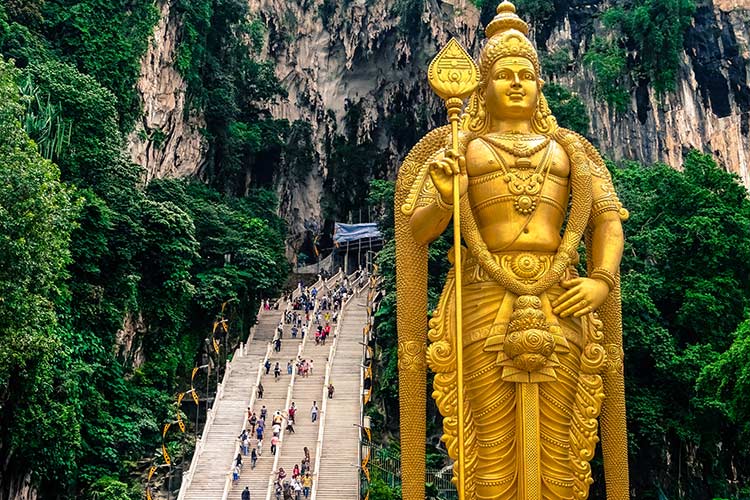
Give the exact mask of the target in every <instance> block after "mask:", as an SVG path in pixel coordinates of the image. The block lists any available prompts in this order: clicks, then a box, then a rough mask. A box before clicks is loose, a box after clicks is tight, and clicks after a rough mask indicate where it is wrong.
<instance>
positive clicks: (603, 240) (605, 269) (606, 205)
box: [590, 165, 625, 288]
mask: <svg viewBox="0 0 750 500" xmlns="http://www.w3.org/2000/svg"><path fill="white" fill-rule="evenodd" d="M591 184H592V186H591V188H592V200H593V206H592V211H591V221H590V225H591V228H592V233H591V241H592V245H591V247H592V248H591V253H592V255H591V256H590V258H591V259H592V263H593V269H594V271H596V270H600V271H601V272H599V273H596V274H595V275H594V276H592V277H595V278H600V279H601V278H604V279H605V280H606V277H605V276H606V274H607V273H609V274H610V275H612V276H614V275H615V274H616V273H617V272H618V271H619V269H620V260H621V259H622V251H623V245H624V241H625V237H624V234H623V231H622V222H621V219H622V213H623V209H622V203H620V200H619V198H618V197H617V193H616V192H615V189H614V186H613V184H612V178H611V176H610V174H609V172H608V171H607V169H606V167H604V165H599V166H596V165H594V166H593V168H592V183H591ZM610 285H611V283H610ZM610 288H611V287H610Z"/></svg>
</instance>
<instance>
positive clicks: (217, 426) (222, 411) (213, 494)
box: [184, 309, 296, 500]
mask: <svg viewBox="0 0 750 500" xmlns="http://www.w3.org/2000/svg"><path fill="white" fill-rule="evenodd" d="M282 315H283V309H282V310H271V311H262V312H261V313H260V314H259V316H258V324H257V326H256V327H255V331H256V332H261V333H263V332H267V331H268V330H270V331H273V330H274V329H275V328H276V325H277V324H278V322H279V319H280V318H281V317H282ZM267 347H268V343H267V342H263V341H261V340H253V341H251V342H250V344H249V345H248V347H247V354H246V355H245V356H243V357H241V358H236V359H234V360H233V361H232V369H231V373H230V375H229V379H228V380H227V382H226V386H225V387H224V388H223V392H224V395H223V397H222V398H221V399H219V400H218V403H216V405H215V407H214V408H213V409H212V411H213V412H214V414H215V417H214V421H213V424H212V425H211V427H210V428H209V431H208V434H207V436H206V440H205V444H204V447H203V450H202V451H201V453H200V456H199V457H198V461H197V463H196V465H195V467H196V469H195V472H194V474H193V478H192V481H191V482H190V485H189V486H188V488H187V491H186V492H185V494H184V498H185V499H186V500H220V499H221V497H222V495H223V493H224V487H225V484H226V479H227V475H228V474H229V473H230V469H231V465H232V461H233V458H234V450H235V447H236V445H237V436H238V435H239V433H240V431H241V429H242V424H243V423H244V419H245V415H246V411H247V406H248V404H249V403H250V396H251V394H252V390H253V387H254V385H255V380H256V377H257V374H258V367H259V366H260V364H261V363H262V361H263V358H264V357H265V354H266V349H267ZM287 348H288V349H290V350H291V349H294V350H295V353H296V347H292V346H287ZM286 378H287V381H288V377H286ZM279 384H284V382H279ZM263 385H264V386H265V385H266V382H265V381H264V383H263ZM284 385H285V384H284ZM266 392H267V395H266V396H264V397H270V394H271V391H269V390H268V388H267V389H266ZM247 462H248V463H247V467H246V471H247V470H249V469H250V461H249V457H248V460H247ZM245 474H247V473H245Z"/></svg>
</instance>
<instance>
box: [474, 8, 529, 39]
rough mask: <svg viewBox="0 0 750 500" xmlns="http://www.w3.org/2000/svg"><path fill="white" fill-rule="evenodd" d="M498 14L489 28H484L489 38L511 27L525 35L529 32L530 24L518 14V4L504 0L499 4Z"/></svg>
mask: <svg viewBox="0 0 750 500" xmlns="http://www.w3.org/2000/svg"><path fill="white" fill-rule="evenodd" d="M496 12H497V15H496V16H495V17H494V18H493V19H492V21H490V24H488V25H487V28H486V29H485V30H484V32H485V34H486V35H487V38H490V37H492V35H494V34H495V33H498V32H499V31H506V30H509V29H514V30H518V31H520V32H521V33H523V34H524V35H528V34H529V25H528V24H526V22H525V21H524V20H523V19H521V18H520V17H518V16H517V15H516V6H515V5H513V4H512V3H510V2H509V1H508V0H504V1H503V2H502V3H501V4H500V5H498V6H497V10H496Z"/></svg>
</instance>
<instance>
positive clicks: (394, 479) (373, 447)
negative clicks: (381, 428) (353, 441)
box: [360, 439, 458, 500]
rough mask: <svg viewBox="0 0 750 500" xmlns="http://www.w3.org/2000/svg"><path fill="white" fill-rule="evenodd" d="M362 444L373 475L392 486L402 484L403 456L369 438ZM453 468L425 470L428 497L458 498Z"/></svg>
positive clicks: (453, 499)
mask: <svg viewBox="0 0 750 500" xmlns="http://www.w3.org/2000/svg"><path fill="white" fill-rule="evenodd" d="M360 445H361V447H362V448H363V449H364V450H367V452H368V455H369V466H370V467H371V468H372V472H371V477H373V478H378V479H380V480H382V481H383V482H385V483H386V484H387V485H388V486H390V487H391V488H395V487H399V486H401V456H400V455H399V453H398V452H396V451H393V450H390V449H388V448H385V447H383V446H380V445H379V444H377V443H373V442H372V441H369V440H367V439H363V440H361V441H360ZM452 477H453V468H452V467H451V466H448V467H444V468H442V469H432V468H429V469H427V470H426V471H425V485H426V498H428V499H439V500H455V499H457V498H458V494H457V492H456V488H455V486H453V483H452V482H451V479H452Z"/></svg>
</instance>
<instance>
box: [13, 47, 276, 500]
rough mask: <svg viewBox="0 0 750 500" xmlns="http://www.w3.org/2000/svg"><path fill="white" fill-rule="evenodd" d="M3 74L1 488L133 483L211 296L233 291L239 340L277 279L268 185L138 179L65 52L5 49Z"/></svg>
mask: <svg viewBox="0 0 750 500" xmlns="http://www.w3.org/2000/svg"><path fill="white" fill-rule="evenodd" d="M0 83H1V84H2V96H3V100H2V103H0V105H2V106H4V107H3V108H2V112H1V113H0V122H1V123H0V126H1V127H2V130H3V132H4V137H7V138H9V141H8V142H7V143H6V142H3V144H2V147H7V148H9V149H8V150H7V151H6V153H7V156H8V161H6V162H5V163H4V165H3V167H2V170H0V172H2V173H3V174H4V175H3V176H2V185H1V186H0V189H2V191H1V192H2V195H1V196H2V197H3V201H2V203H1V204H0V206H1V207H2V209H1V210H3V211H5V212H4V213H3V214H2V215H3V217H2V222H0V249H2V250H0V251H2V252H6V250H7V255H4V257H3V261H4V262H9V263H11V264H10V265H8V266H7V267H4V268H3V270H2V271H0V281H2V283H4V285H3V284H0V287H1V288H0V289H1V290H2V293H1V294H0V297H2V299H0V317H2V320H0V321H2V322H3V323H2V324H1V325H0V335H2V337H3V342H2V343H1V347H0V349H2V350H3V354H7V356H5V358H4V360H3V364H2V366H0V397H2V398H3V399H2V403H3V404H2V412H1V413H2V414H1V415H0V419H2V427H3V429H4V432H3V434H2V441H1V442H0V463H3V464H6V465H5V469H4V470H3V471H2V478H3V479H2V481H0V488H3V489H5V488H7V487H8V484H9V482H10V481H12V480H13V478H14V477H18V476H23V475H24V474H25V473H26V472H27V471H31V472H33V474H34V483H35V484H36V485H38V487H39V491H40V494H41V496H42V497H47V496H51V495H54V496H56V497H59V498H69V497H87V498H88V497H90V498H94V497H101V496H111V497H113V498H135V497H137V496H138V495H139V493H138V492H137V489H136V490H133V489H132V487H131V486H130V485H129V483H131V482H132V480H133V479H132V477H131V475H130V472H131V467H132V464H134V463H136V462H137V460H138V459H139V458H140V457H143V456H144V455H149V454H150V453H151V452H152V450H153V449H154V448H155V447H156V446H157V443H159V442H160V441H161V434H160V426H161V424H162V422H163V421H165V420H166V419H167V418H168V417H167V415H170V414H173V412H174V408H173V406H172V402H171V400H172V396H171V395H172V394H173V392H174V391H175V390H176V389H177V387H178V386H179V384H181V383H184V379H185V377H187V376H189V373H190V368H192V366H194V364H195V361H196V359H198V358H199V356H200V352H199V351H200V346H202V345H203V339H204V337H205V332H206V331H207V329H208V327H209V326H210V323H211V321H212V320H213V317H214V314H215V313H216V311H217V310H218V308H219V306H220V304H221V303H222V302H224V301H226V300H227V299H234V300H233V302H232V305H231V307H230V309H231V313H230V315H231V318H232V321H231V324H232V330H231V331H230V341H235V342H236V341H237V338H238V337H239V335H240V334H241V332H246V331H247V327H248V326H249V325H250V324H252V322H253V321H254V313H255V311H257V305H258V303H259V300H260V297H261V296H268V295H271V294H274V293H277V290H278V289H279V287H280V286H281V285H282V284H283V282H284V281H285V278H286V271H287V264H286V260H285V258H284V249H283V232H284V230H285V228H284V226H283V224H282V222H281V220H280V219H279V218H278V217H277V216H276V215H275V208H276V199H275V196H274V195H273V194H272V193H270V192H267V191H259V190H253V191H252V192H250V193H249V196H248V197H246V198H243V199H235V198H232V197H227V196H225V195H221V194H219V193H218V192H216V191H215V190H213V189H210V188H208V187H206V186H203V185H201V184H193V183H189V182H181V181H159V182H153V183H152V184H151V185H150V186H149V187H148V189H146V186H145V185H144V183H143V180H142V179H143V175H142V174H143V172H142V171H141V169H140V167H138V166H136V165H134V164H132V163H131V162H130V160H129V159H128V157H127V155H126V153H125V149H124V140H123V136H122V133H121V129H120V127H119V126H118V125H119V124H120V120H119V118H120V115H119V114H118V105H117V104H118V100H117V97H116V96H115V95H114V94H113V93H112V92H110V91H109V90H107V89H106V88H104V87H103V86H102V85H101V84H100V83H99V82H98V81H97V80H96V79H94V78H93V77H92V76H90V75H85V74H83V73H81V72H80V71H79V70H78V69H77V68H76V67H74V66H73V65H71V64H68V63H64V62H60V61H59V60H56V59H42V60H39V61H36V60H29V61H26V67H25V69H24V70H23V72H22V73H19V72H18V71H13V70H12V69H11V66H10V65H9V64H8V63H4V62H3V63H2V79H0ZM19 83H22V84H23V89H24V92H25V93H26V94H27V95H25V96H24V97H23V99H25V101H26V103H31V104H27V105H25V106H21V105H20V104H19V97H18V93H19V90H18V84H19ZM40 103H42V104H41V105H40ZM45 109H46V110H52V113H51V114H54V115H55V116H58V117H60V120H63V123H65V126H66V127H67V128H66V134H69V138H70V139H69V142H68V141H65V143H64V144H63V145H62V147H56V148H45V149H44V150H43V151H46V152H48V153H49V154H50V155H52V156H54V158H55V160H56V162H57V165H58V166H59V170H58V167H57V166H55V165H53V164H52V163H50V162H49V161H47V160H44V159H42V158H41V156H40V155H39V153H38V150H37V147H36V145H35V144H34V143H33V142H31V141H30V140H29V138H28V137H27V136H26V135H25V133H24V132H23V130H22V129H21V124H25V125H26V126H28V127H29V128H30V129H31V130H30V132H32V133H34V134H35V135H36V136H38V137H39V138H40V141H41V142H42V143H43V142H44V141H45V140H48V139H47V137H49V136H50V135H54V133H55V132H54V127H52V129H50V127H49V126H48V125H49V124H48V123H46V121H45V119H44V116H46V115H44V110H45ZM49 114H50V113H47V115H49ZM47 121H49V120H47ZM40 124H41V125H40ZM45 127H46V128H45ZM52 153H54V154H52ZM58 177H59V178H58ZM61 181H62V182H61ZM72 186H76V189H75V193H76V195H75V199H72V197H73V194H72V193H73V192H74V191H73V188H72ZM6 270H7V272H8V273H9V274H7V275H5V274H4V273H5V272H6ZM11 285H12V286H11ZM22 318H26V319H22ZM125 337H129V340H127V341H126V340H124V338H125ZM6 339H7V341H6ZM183 387H184V386H183ZM6 430H7V431H6Z"/></svg>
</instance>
